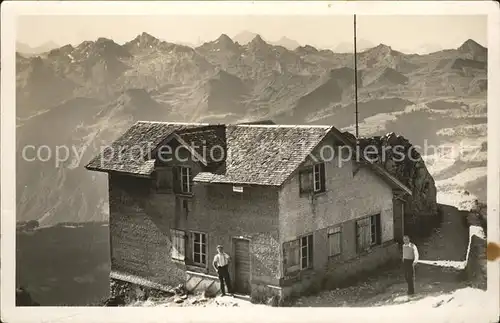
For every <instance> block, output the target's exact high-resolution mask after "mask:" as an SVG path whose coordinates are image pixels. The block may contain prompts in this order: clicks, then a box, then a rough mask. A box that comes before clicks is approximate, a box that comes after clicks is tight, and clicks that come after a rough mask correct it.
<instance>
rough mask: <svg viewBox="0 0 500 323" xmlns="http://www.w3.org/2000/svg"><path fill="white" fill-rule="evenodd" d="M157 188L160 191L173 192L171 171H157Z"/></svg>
mask: <svg viewBox="0 0 500 323" xmlns="http://www.w3.org/2000/svg"><path fill="white" fill-rule="evenodd" d="M156 188H157V189H158V190H160V191H169V190H172V171H171V170H170V169H161V168H160V169H158V170H157V171H156Z"/></svg>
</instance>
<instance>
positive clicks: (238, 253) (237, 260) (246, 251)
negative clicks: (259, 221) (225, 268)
mask: <svg viewBox="0 0 500 323" xmlns="http://www.w3.org/2000/svg"><path fill="white" fill-rule="evenodd" d="M233 281H234V290H235V292H237V293H241V294H250V241H249V240H246V239H234V279H233Z"/></svg>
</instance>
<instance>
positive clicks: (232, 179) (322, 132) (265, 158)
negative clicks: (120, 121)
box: [86, 121, 411, 194]
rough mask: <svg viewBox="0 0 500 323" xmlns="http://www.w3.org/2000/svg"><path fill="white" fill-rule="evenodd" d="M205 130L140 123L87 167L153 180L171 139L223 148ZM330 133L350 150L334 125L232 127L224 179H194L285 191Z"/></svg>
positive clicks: (228, 133) (389, 179) (394, 181)
mask: <svg viewBox="0 0 500 323" xmlns="http://www.w3.org/2000/svg"><path fill="white" fill-rule="evenodd" d="M206 126H209V125H208V124H199V123H166V122H149V121H140V122H137V123H136V124H134V125H133V126H132V127H131V128H130V129H129V130H127V131H126V132H125V133H124V134H123V135H122V136H121V137H120V138H118V139H117V140H116V141H115V142H113V144H112V145H111V147H110V148H108V149H106V150H104V151H103V152H102V153H101V154H100V155H99V156H97V157H95V158H94V159H92V160H91V161H90V163H89V164H88V165H87V166H86V168H87V169H89V170H95V171H103V172H121V173H129V174H133V175H138V176H149V175H151V173H152V172H153V170H154V165H155V160H154V159H152V154H151V152H152V151H153V150H154V149H155V148H157V147H158V146H159V145H160V144H162V142H164V141H165V140H166V139H167V138H168V137H169V136H178V137H180V138H181V139H182V140H184V141H185V142H186V143H188V144H190V143H193V142H197V143H200V142H205V143H206V144H205V145H206V146H209V147H208V148H210V146H213V145H223V144H224V142H223V140H221V138H220V137H219V136H217V134H216V133H215V132H214V131H211V130H210V129H209V127H206ZM330 133H333V134H334V135H335V136H336V137H338V138H339V139H340V140H341V141H344V143H345V144H347V145H352V144H353V143H352V142H351V141H350V139H349V138H345V136H344V135H343V134H342V133H341V132H340V131H339V130H338V129H336V128H335V127H333V126H313V125H307V126H302V125H300V126H297V125H295V126H292V125H270V124H266V125H263V124H237V125H227V126H226V131H225V134H226V138H225V145H226V147H227V155H226V171H225V172H224V174H214V173H209V172H201V173H199V174H197V175H196V176H195V177H194V179H193V180H194V181H195V182H205V183H230V184H234V185H239V184H241V185H253V184H255V185H271V186H281V185H282V184H283V183H284V182H285V181H286V180H287V179H288V177H289V176H290V175H291V174H292V173H293V172H294V171H295V170H296V169H297V168H298V167H299V166H300V164H301V163H302V162H303V161H305V159H306V157H307V156H308V155H309V154H310V153H311V152H312V151H313V149H314V148H315V147H316V146H317V145H318V144H319V143H320V142H321V141H322V140H323V139H324V138H325V137H326V136H327V135H328V134H330ZM206 146H205V147H206ZM131 147H134V148H131ZM138 147H140V148H141V149H139V148H138ZM129 149H130V150H129ZM208 150H209V149H208ZM119 152H121V155H120V153H119ZM208 162H209V161H208ZM372 167H373V171H374V172H375V173H376V174H378V175H379V176H381V177H382V178H383V179H384V180H386V182H387V183H388V184H389V185H391V186H392V187H393V188H399V189H402V190H404V191H405V192H407V193H408V194H411V191H410V190H409V189H408V188H407V187H406V186H405V185H403V184H402V183H401V182H399V181H398V180H397V179H396V178H395V177H393V176H392V175H390V174H389V173H388V172H387V171H385V169H382V168H381V167H378V166H377V165H372Z"/></svg>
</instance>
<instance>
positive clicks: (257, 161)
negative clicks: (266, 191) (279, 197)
mask: <svg viewBox="0 0 500 323" xmlns="http://www.w3.org/2000/svg"><path fill="white" fill-rule="evenodd" d="M331 128H332V127H331V126H282V125H280V126H278V125H255V124H254V125H243V124H240V125H229V126H227V128H226V140H227V149H228V152H227V154H228V155H227V159H226V173H225V174H224V175H218V174H212V173H199V174H198V175H197V176H195V178H194V181H197V182H210V183H231V184H257V185H275V186H280V185H281V184H283V182H284V181H285V180H286V179H287V178H288V177H289V176H290V175H291V174H292V172H293V171H295V170H296V169H297V168H298V167H299V165H300V164H301V163H302V162H303V161H304V160H305V159H306V157H307V155H309V154H310V153H311V151H312V150H313V149H314V148H315V147H316V146H317V145H318V144H319V143H320V142H321V140H323V138H325V136H326V135H327V134H328V133H329V132H330V129H331Z"/></svg>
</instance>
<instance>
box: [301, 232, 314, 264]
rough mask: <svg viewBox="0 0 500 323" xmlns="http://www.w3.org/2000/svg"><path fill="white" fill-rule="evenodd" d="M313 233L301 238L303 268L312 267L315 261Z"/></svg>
mask: <svg viewBox="0 0 500 323" xmlns="http://www.w3.org/2000/svg"><path fill="white" fill-rule="evenodd" d="M312 248H313V235H312V234H310V235H308V236H305V237H302V238H301V239H300V257H301V268H302V269H306V268H311V267H312V262H313V258H312V257H313V249H312Z"/></svg>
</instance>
